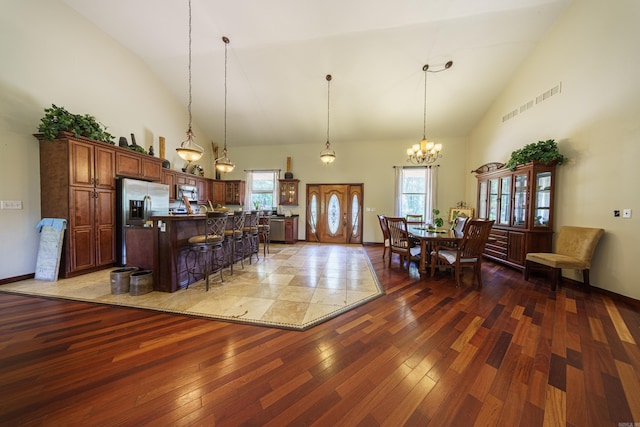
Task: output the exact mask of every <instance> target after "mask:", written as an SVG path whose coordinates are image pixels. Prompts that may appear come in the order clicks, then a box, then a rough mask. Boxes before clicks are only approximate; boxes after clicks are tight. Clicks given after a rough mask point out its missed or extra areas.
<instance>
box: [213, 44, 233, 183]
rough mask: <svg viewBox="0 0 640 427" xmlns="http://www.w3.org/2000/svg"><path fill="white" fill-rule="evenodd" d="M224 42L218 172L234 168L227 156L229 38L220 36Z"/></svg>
mask: <svg viewBox="0 0 640 427" xmlns="http://www.w3.org/2000/svg"><path fill="white" fill-rule="evenodd" d="M222 41H223V42H224V148H223V149H222V157H220V158H218V159H216V161H215V163H216V169H217V170H219V171H220V172H224V173H227V172H231V171H232V170H234V169H235V167H236V165H234V164H233V163H232V162H231V160H229V157H228V156H227V47H228V46H229V39H228V38H227V37H224V36H222Z"/></svg>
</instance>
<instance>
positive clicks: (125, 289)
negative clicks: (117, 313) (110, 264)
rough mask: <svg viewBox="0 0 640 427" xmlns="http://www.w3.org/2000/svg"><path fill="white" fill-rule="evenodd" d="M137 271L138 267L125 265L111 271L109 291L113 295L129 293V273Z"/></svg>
mask: <svg viewBox="0 0 640 427" xmlns="http://www.w3.org/2000/svg"><path fill="white" fill-rule="evenodd" d="M136 271H138V267H126V268H119V269H117V270H113V271H112V272H111V293H112V294H114V295H119V294H127V293H129V286H130V278H131V274H132V273H134V272H136Z"/></svg>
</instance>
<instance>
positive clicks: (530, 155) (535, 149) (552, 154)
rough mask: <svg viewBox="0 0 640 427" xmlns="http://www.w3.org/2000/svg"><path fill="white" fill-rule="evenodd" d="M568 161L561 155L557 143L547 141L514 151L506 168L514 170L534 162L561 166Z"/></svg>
mask: <svg viewBox="0 0 640 427" xmlns="http://www.w3.org/2000/svg"><path fill="white" fill-rule="evenodd" d="M566 160H567V158H566V157H565V156H563V155H562V154H560V151H559V150H558V144H557V143H556V141H555V140H553V139H547V140H546V141H538V142H534V143H531V144H527V145H525V146H524V147H522V148H521V149H519V150H515V151H513V152H512V153H511V158H510V159H509V161H508V162H507V164H505V167H506V168H509V169H511V170H514V169H515V168H516V166H518V165H526V164H527V163H529V162H532V161H538V162H541V163H544V164H550V163H553V162H556V163H557V164H559V165H561V164H562V163H564V162H565V161H566Z"/></svg>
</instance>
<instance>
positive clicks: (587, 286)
mask: <svg viewBox="0 0 640 427" xmlns="http://www.w3.org/2000/svg"><path fill="white" fill-rule="evenodd" d="M582 282H583V283H584V289H585V291H587V292H591V283H590V282H589V269H588V268H585V269H584V270H582Z"/></svg>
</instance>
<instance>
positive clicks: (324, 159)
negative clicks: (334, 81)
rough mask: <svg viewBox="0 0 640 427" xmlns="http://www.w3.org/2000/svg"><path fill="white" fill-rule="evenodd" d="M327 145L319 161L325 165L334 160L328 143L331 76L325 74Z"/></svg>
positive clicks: (333, 152)
mask: <svg viewBox="0 0 640 427" xmlns="http://www.w3.org/2000/svg"><path fill="white" fill-rule="evenodd" d="M326 79H327V145H326V147H325V149H324V150H322V152H320V160H322V162H323V163H324V164H325V165H328V164H330V163H333V161H334V160H335V159H336V152H335V151H333V150H332V149H331V144H330V143H329V107H330V105H331V102H330V101H331V74H327V77H326Z"/></svg>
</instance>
